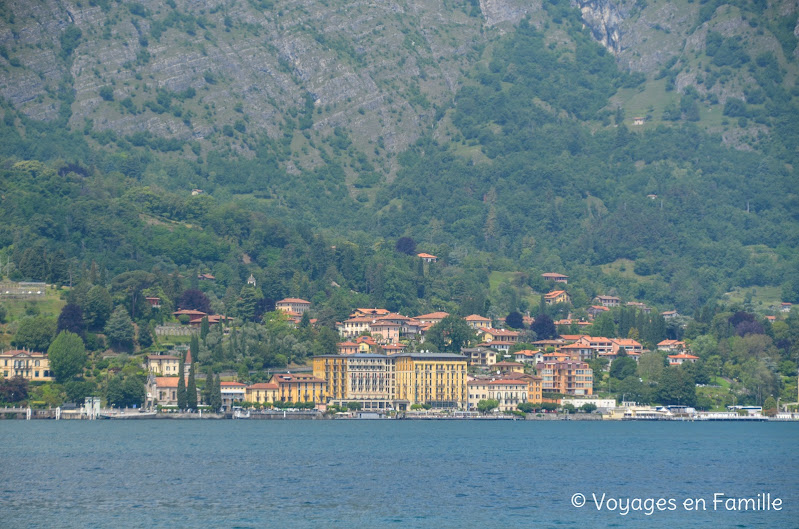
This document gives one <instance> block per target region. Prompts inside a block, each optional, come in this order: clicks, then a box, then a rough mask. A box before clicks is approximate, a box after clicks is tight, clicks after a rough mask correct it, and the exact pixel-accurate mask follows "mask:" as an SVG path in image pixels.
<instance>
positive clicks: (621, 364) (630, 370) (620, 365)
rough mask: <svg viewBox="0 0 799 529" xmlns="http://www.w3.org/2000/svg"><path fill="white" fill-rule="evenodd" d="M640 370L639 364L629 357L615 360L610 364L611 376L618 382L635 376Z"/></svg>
mask: <svg viewBox="0 0 799 529" xmlns="http://www.w3.org/2000/svg"><path fill="white" fill-rule="evenodd" d="M637 369H638V363H637V362H636V361H635V360H633V359H632V358H630V357H629V356H622V357H619V358H617V359H615V360H614V361H613V362H612V363H611V364H610V376H612V377H613V378H615V379H618V380H624V379H625V378H627V377H629V376H633V375H635V373H636V370H637Z"/></svg>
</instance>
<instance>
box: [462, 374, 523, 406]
mask: <svg viewBox="0 0 799 529" xmlns="http://www.w3.org/2000/svg"><path fill="white" fill-rule="evenodd" d="M466 389H467V392H468V406H469V409H470V410H476V409H477V403H478V402H480V401H481V400H489V399H492V400H496V401H497V402H499V407H498V408H497V410H498V411H512V410H515V409H516V407H517V406H518V405H519V404H521V403H523V402H527V396H528V391H529V383H528V381H527V380H522V379H515V380H513V379H511V380H506V379H496V380H495V379H474V380H469V381H468V382H466Z"/></svg>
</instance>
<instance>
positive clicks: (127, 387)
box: [106, 374, 145, 408]
mask: <svg viewBox="0 0 799 529" xmlns="http://www.w3.org/2000/svg"><path fill="white" fill-rule="evenodd" d="M144 397H145V388H144V379H143V377H141V376H138V375H131V376H127V377H125V376H123V375H122V374H119V375H116V376H115V377H113V378H112V379H111V380H109V381H108V391H107V392H106V400H108V404H110V405H112V406H116V407H117V408H132V407H140V406H141V405H142V403H143V402H144Z"/></svg>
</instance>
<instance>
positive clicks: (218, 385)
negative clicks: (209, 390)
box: [211, 375, 222, 411]
mask: <svg viewBox="0 0 799 529" xmlns="http://www.w3.org/2000/svg"><path fill="white" fill-rule="evenodd" d="M213 386H214V388H213V390H214V391H213V394H212V395H211V409H212V410H213V411H219V410H220V409H222V379H221V378H219V375H216V379H215V380H214V381H213Z"/></svg>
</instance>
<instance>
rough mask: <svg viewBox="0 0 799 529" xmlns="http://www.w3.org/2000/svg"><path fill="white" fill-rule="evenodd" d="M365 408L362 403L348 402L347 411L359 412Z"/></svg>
mask: <svg viewBox="0 0 799 529" xmlns="http://www.w3.org/2000/svg"><path fill="white" fill-rule="evenodd" d="M361 408H363V405H362V404H361V403H360V402H348V403H347V409H348V410H350V411H358V410H360V409H361Z"/></svg>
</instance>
